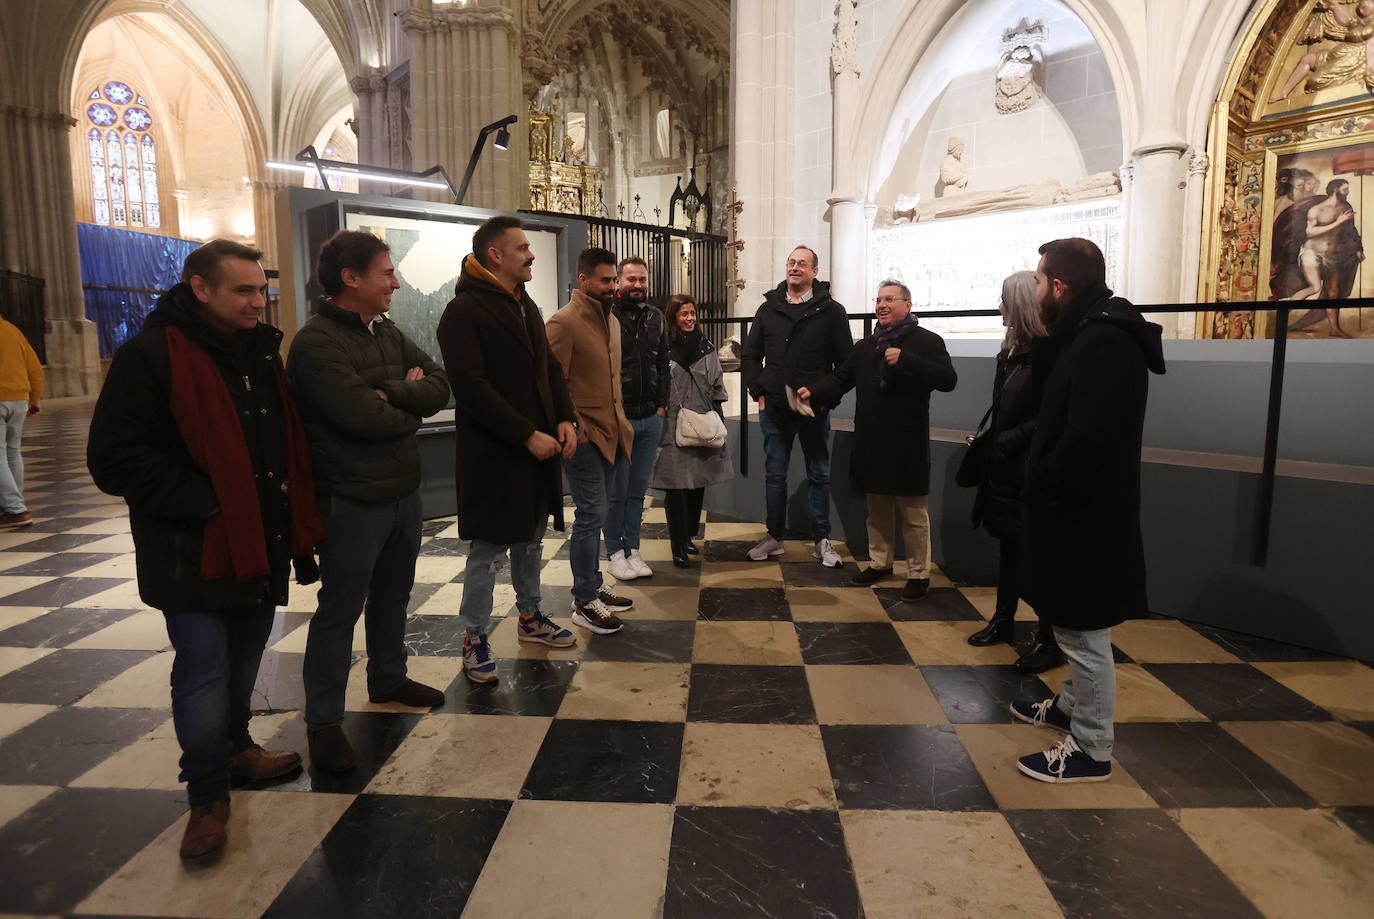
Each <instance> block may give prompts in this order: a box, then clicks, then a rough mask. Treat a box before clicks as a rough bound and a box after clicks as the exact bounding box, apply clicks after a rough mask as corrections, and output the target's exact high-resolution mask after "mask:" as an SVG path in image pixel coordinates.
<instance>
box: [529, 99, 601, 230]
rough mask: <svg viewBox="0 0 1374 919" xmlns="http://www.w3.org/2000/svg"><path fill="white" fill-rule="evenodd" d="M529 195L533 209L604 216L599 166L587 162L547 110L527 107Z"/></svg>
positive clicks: (585, 215) (530, 206) (586, 215)
mask: <svg viewBox="0 0 1374 919" xmlns="http://www.w3.org/2000/svg"><path fill="white" fill-rule="evenodd" d="M529 125H530V198H529V208H530V210H533V211H554V212H556V213H559V214H578V215H581V216H584V217H604V216H606V215H605V214H604V213H603V209H602V204H601V167H600V166H589V165H587V163H586V162H584V161H583V160H582V158H581V157H579V156H578V155H577V154H576V153H575V152H574V149H573V142H572V138H571V137H568V136H567V135H566V134H564V133H563V132H562V131H561V130H559V121H558V119H556V118H554V117H553V116H552V115H550V114H549V113H548V112H545V111H541V110H540V109H536V108H531V109H530V116H529Z"/></svg>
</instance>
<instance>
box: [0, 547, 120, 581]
mask: <svg viewBox="0 0 1374 919" xmlns="http://www.w3.org/2000/svg"><path fill="white" fill-rule="evenodd" d="M117 557H118V556H116V555H115V554H114V553H111V552H54V553H53V554H52V555H49V556H47V557H46V558H40V559H37V560H35V561H32V562H26V563H24V564H22V565H19V566H16V567H14V568H9V569H6V570H5V572H4V573H5V575H6V576H7V577H8V576H11V575H13V576H16V577H20V576H22V577H30V576H33V575H43V576H45V577H60V576H62V575H65V574H71V573H72V572H73V571H80V570H81V569H83V568H89V567H91V566H92V565H98V564H100V563H101V562H108V561H109V560H110V559H112V558H117Z"/></svg>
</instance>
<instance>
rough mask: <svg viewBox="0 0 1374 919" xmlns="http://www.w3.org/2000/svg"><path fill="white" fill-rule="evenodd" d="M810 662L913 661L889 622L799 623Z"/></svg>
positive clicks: (799, 636)
mask: <svg viewBox="0 0 1374 919" xmlns="http://www.w3.org/2000/svg"><path fill="white" fill-rule="evenodd" d="M796 629H797V639H798V640H799V641H800V642H801V652H802V660H803V661H805V662H806V663H808V664H910V663H911V662H912V661H911V655H910V654H908V653H907V650H906V645H904V644H902V639H901V637H900V636H898V634H897V630H896V629H894V628H893V627H892V623H890V622H798V623H797V624H796Z"/></svg>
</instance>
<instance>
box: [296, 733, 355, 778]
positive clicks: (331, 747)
mask: <svg viewBox="0 0 1374 919" xmlns="http://www.w3.org/2000/svg"><path fill="white" fill-rule="evenodd" d="M306 739H307V741H308V742H309V744H310V763H311V765H313V766H314V767H315V768H316V769H319V770H320V771H321V772H349V771H351V770H352V769H353V765H354V762H353V746H352V745H351V744H350V743H349V742H348V738H347V737H345V736H344V732H343V728H341V727H339V726H338V725H337V724H331V725H330V726H329V727H327V728H320V729H319V730H317V731H314V730H312V731H307V732H306Z"/></svg>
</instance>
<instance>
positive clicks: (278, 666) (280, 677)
mask: <svg viewBox="0 0 1374 919" xmlns="http://www.w3.org/2000/svg"><path fill="white" fill-rule="evenodd" d="M304 663H305V655H304V654H289V653H287V652H284V651H264V652H262V660H261V662H259V664H258V681H257V683H256V684H255V685H254V686H253V711H255V712H258V713H259V714H264V713H267V712H292V711H302V710H304V709H305V684H304V683H302V682H301V666H302V665H303V664H304Z"/></svg>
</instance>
